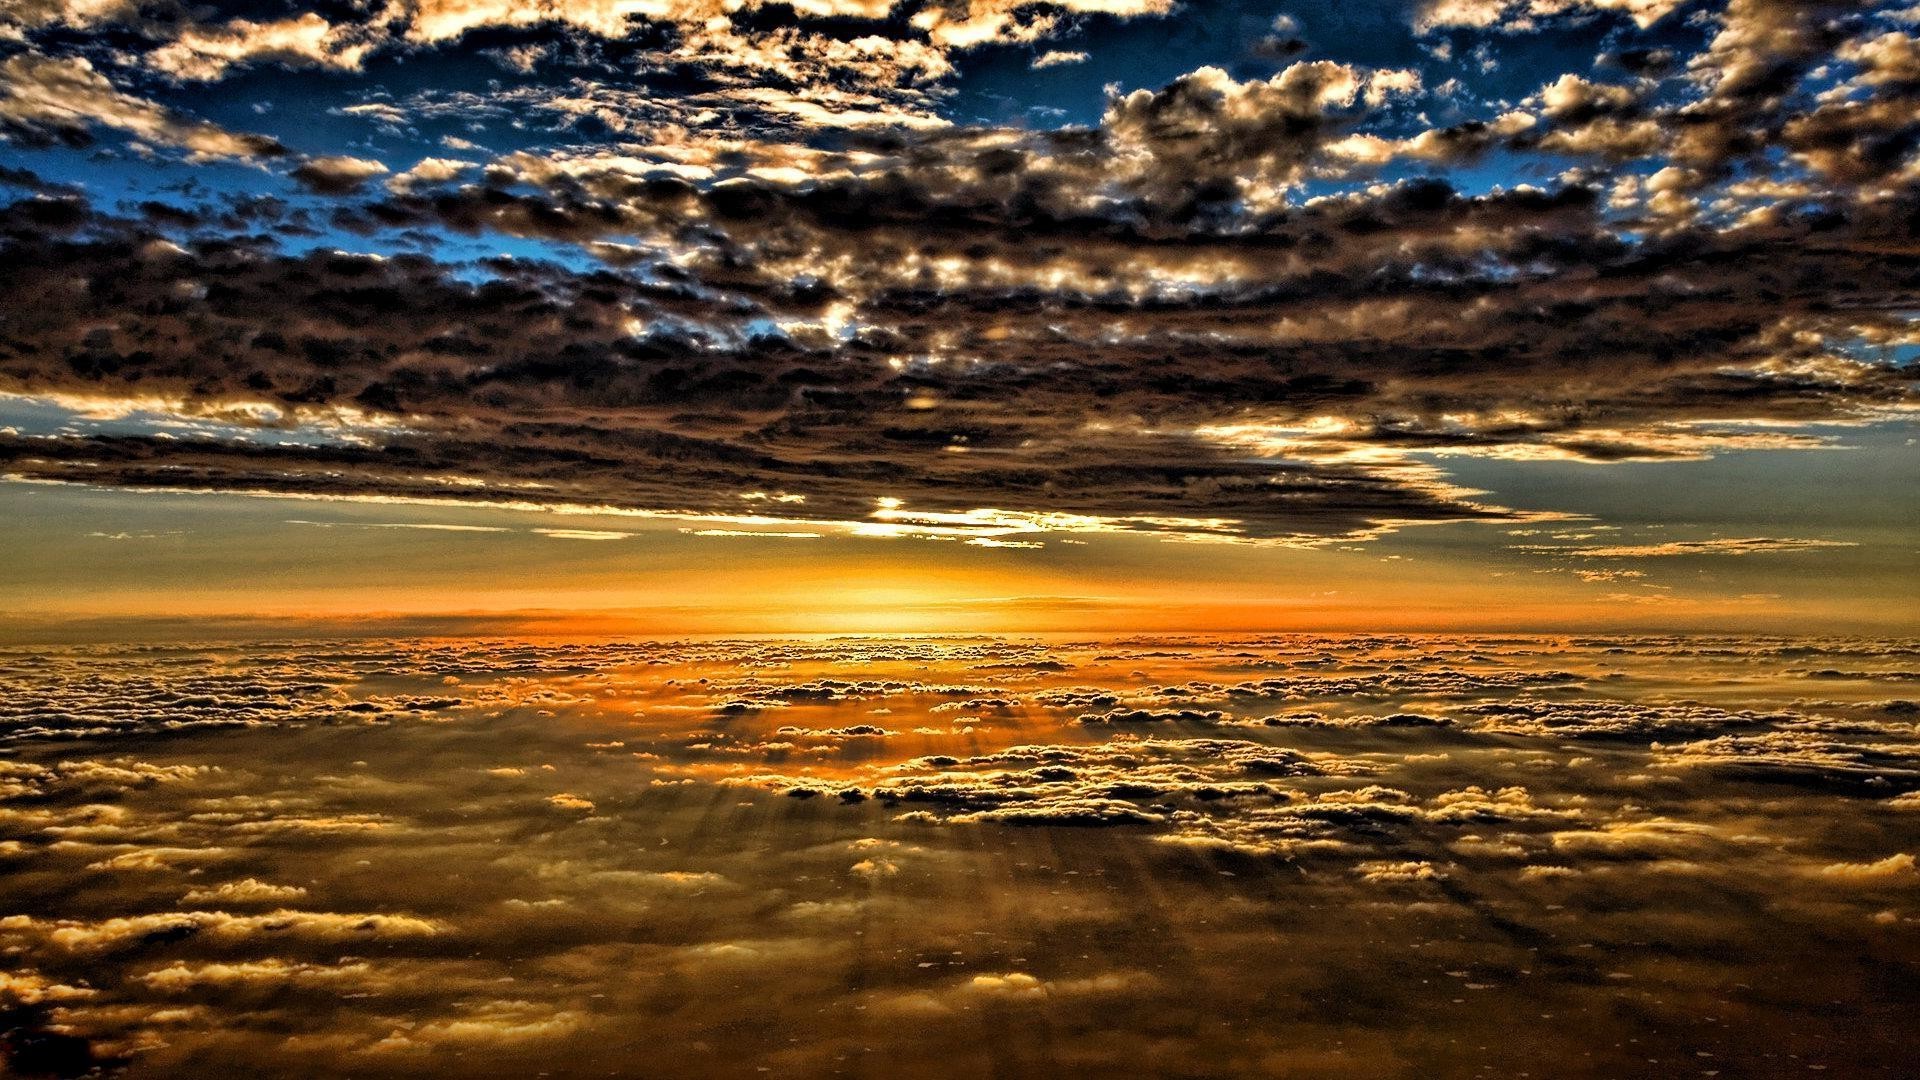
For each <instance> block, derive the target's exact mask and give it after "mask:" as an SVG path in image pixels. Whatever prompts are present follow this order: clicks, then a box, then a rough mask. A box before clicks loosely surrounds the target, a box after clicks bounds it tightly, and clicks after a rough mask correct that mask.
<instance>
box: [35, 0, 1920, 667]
mask: <svg viewBox="0 0 1920 1080" xmlns="http://www.w3.org/2000/svg"><path fill="white" fill-rule="evenodd" d="M1916 147H1920V8H1915V7H1913V6H1912V5H1903V4H1900V3H1882V4H1872V3H1853V2H1835V3H1824V2H1813V3H1809V2H1786V0H1728V2H1724V3H1719V2H1704V0H1350V2H1344V3H1334V2H1331V0H1328V2H1320V3H1310V2H1303V3H1272V4H1245V5H1229V4H1216V3H1203V2H1175V0H1067V2H1064V3H1057V4H1048V3H1022V2H1019V0H955V2H950V3H945V4H939V3H922V2H917V0H901V2H894V0H800V2H799V3H792V4H789V3H757V2H751V0H659V2H639V0H636V2H615V0H596V2H591V3H565V4H563V3H530V2H522V0H392V2H371V0H369V2H358V3H348V2H340V3H305V2H297V0H288V2H256V3H224V2H217V3H203V4H191V5H189V4H178V3H170V2H159V3H139V2H133V0H20V2H16V3H12V4H9V5H8V6H7V7H6V9H5V10H4V11H0V554H4V556H5V557H4V558H0V608H4V610H5V611H6V612H7V614H6V616H5V617H4V618H3V619H0V637H5V638H7V639H9V640H16V641H33V640H41V639H46V638H49V637H66V638H74V639H83V638H110V637H114V636H120V635H126V634H161V635H164V634H169V633H193V632H199V631H197V630H195V628H196V627H197V628H199V629H200V630H204V629H205V628H207V627H213V626H218V627H223V628H233V629H235V630H236V632H237V631H239V630H244V629H246V628H248V627H256V628H257V627H262V626H271V627H273V628H274V629H276V630H278V631H284V632H296V633H319V634H324V633H332V632H336V631H340V630H342V629H343V628H353V627H359V628H361V629H368V630H379V631H382V632H384V631H388V630H393V631H400V630H405V631H407V632H426V631H431V630H436V629H444V630H477V629H487V628H492V629H501V630H508V631H512V632H520V633H536V632H537V633H586V634H603V633H631V634H653V633H673V634H689V633H691V634H698V633H813V632H825V633H846V632H874V633H895V632H917V631H925V632H974V631H1023V632H1025V631H1031V632H1040V631H1089V630H1112V631H1123V630H1124V631H1130V630H1152V631H1205V630H1223V631H1251V630H1313V631H1334V630H1362V631H1364V630H1444V631H1454V630H1495V629H1503V628H1506V629H1535V630H1560V629H1583V628H1591V629H1614V630H1658V629H1689V630H1715V631H1752V632H1785V631H1799V630H1807V631H1819V632H1863V633H1881V632H1901V631H1909V630H1912V629H1914V628H1915V627H1916V625H1920V620H1917V617H1916V613H1917V612H1920V575H1916V574H1915V573H1914V572H1913V567H1914V566H1915V564H1916V563H1915V559H1916V556H1917V555H1920V537H1917V534H1916V527H1917V526H1920V484H1916V483H1915V477H1916V476H1920V447H1916V442H1915V437H1916V431H1915V428H1914V425H1913V416H1914V408H1915V402H1916V396H1915V376H1916V373H1917V372H1920V369H1917V368H1916V366H1915V360H1916V357H1917V356H1920V324H1917V323H1916V314H1917V312H1920V306H1917V303H1916V287H1917V286H1920V270H1916V267H1920V261H1916V259H1915V255H1916V253H1920V157H1917V156H1916Z"/></svg>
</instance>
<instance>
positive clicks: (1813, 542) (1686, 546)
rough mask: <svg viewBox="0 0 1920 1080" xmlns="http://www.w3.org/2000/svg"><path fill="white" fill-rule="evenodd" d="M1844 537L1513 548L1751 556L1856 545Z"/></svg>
mask: <svg viewBox="0 0 1920 1080" xmlns="http://www.w3.org/2000/svg"><path fill="white" fill-rule="evenodd" d="M1858 546H1859V545H1858V544H1855V543H1852V542H1850V541H1845V540H1820V539H1812V538H1794V537H1777V536H1746V537H1737V538H1736V537H1726V538H1715V539H1712V540H1665V541H1662V542H1660V543H1657V544H1584V545H1582V544H1573V545H1564V546H1562V545H1554V544H1519V545H1515V547H1514V549H1515V550H1516V551H1530V552H1534V553H1536V554H1543V555H1571V556H1575V557H1578V558H1583V559H1662V558H1671V557H1675V556H1681V555H1754V554H1770V553H1774V552H1793V551H1819V550H1822V549H1824V548H1849V547H1858Z"/></svg>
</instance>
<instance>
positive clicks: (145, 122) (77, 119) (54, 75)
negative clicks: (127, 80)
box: [0, 51, 287, 160]
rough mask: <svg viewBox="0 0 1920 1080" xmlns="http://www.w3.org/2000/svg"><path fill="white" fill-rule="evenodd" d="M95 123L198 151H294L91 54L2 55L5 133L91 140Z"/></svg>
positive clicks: (251, 156)
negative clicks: (139, 89)
mask: <svg viewBox="0 0 1920 1080" xmlns="http://www.w3.org/2000/svg"><path fill="white" fill-rule="evenodd" d="M96 127H105V128H112V129H115V130H118V131H121V132H124V133H125V134H126V135H127V136H128V137H130V138H133V139H138V140H141V141H143V142H147V143H151V144H154V145H156V146H162V147H170V148H178V149H182V150H186V151H188V152H189V154H191V155H192V156H193V157H195V158H204V159H220V158H230V159H241V160H260V159H270V158H276V157H281V156H284V155H285V154H286V153H287V151H286V148H285V147H283V146H281V145H280V143H278V142H277V141H275V140H273V139H270V138H266V137H265V136H260V135H246V134H238V133H235V132H231V131H228V130H227V129H225V128H222V127H220V126H218V125H216V124H211V123H207V122H206V121H202V120H194V119H191V118H189V117H186V116H182V115H181V114H179V113H176V112H174V111H172V110H170V109H166V108H163V107H162V106H160V105H157V104H155V103H153V102H151V101H147V100H145V99H144V98H140V97H136V96H134V95H132V94H129V93H126V92H124V91H122V90H120V89H118V88H116V87H115V86H114V85H113V83H112V82H110V81H109V80H108V79H107V77H106V76H105V75H102V74H101V73H100V72H98V71H96V70H95V69H94V66H93V64H92V63H91V62H89V61H88V60H86V59H85V58H81V57H70V58H61V57H52V56H45V55H42V54H40V53H36V52H32V51H28V52H21V53H16V54H14V55H12V56H9V57H7V58H6V59H5V60H4V61H0V135H4V136H6V137H7V138H10V139H13V140H16V141H19V142H24V143H26V144H28V145H45V144H51V143H65V144H68V145H86V144H87V143H88V142H90V141H91V139H92V130H93V129H94V128H96Z"/></svg>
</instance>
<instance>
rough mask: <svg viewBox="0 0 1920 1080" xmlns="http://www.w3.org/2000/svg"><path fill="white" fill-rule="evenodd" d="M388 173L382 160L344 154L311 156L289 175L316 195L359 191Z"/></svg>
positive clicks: (345, 193)
mask: <svg viewBox="0 0 1920 1080" xmlns="http://www.w3.org/2000/svg"><path fill="white" fill-rule="evenodd" d="M386 173H387V167H386V166H385V165H382V164H381V163H380V162H378V161H368V160H365V159H363V158H357V157H346V156H340V157H317V158H309V159H307V160H306V161H303V162H301V163H300V164H299V165H297V166H295V168H294V170H293V172H292V173H290V174H289V175H290V176H292V177H293V178H294V179H295V180H297V181H299V182H300V184H301V185H302V186H303V187H305V188H306V189H307V190H309V191H312V192H314V193H315V194H319V195H348V194H351V193H353V192H356V191H359V190H360V189H361V188H362V187H363V186H365V184H366V182H367V181H368V180H371V179H373V178H374V177H376V176H384V175H386Z"/></svg>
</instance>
